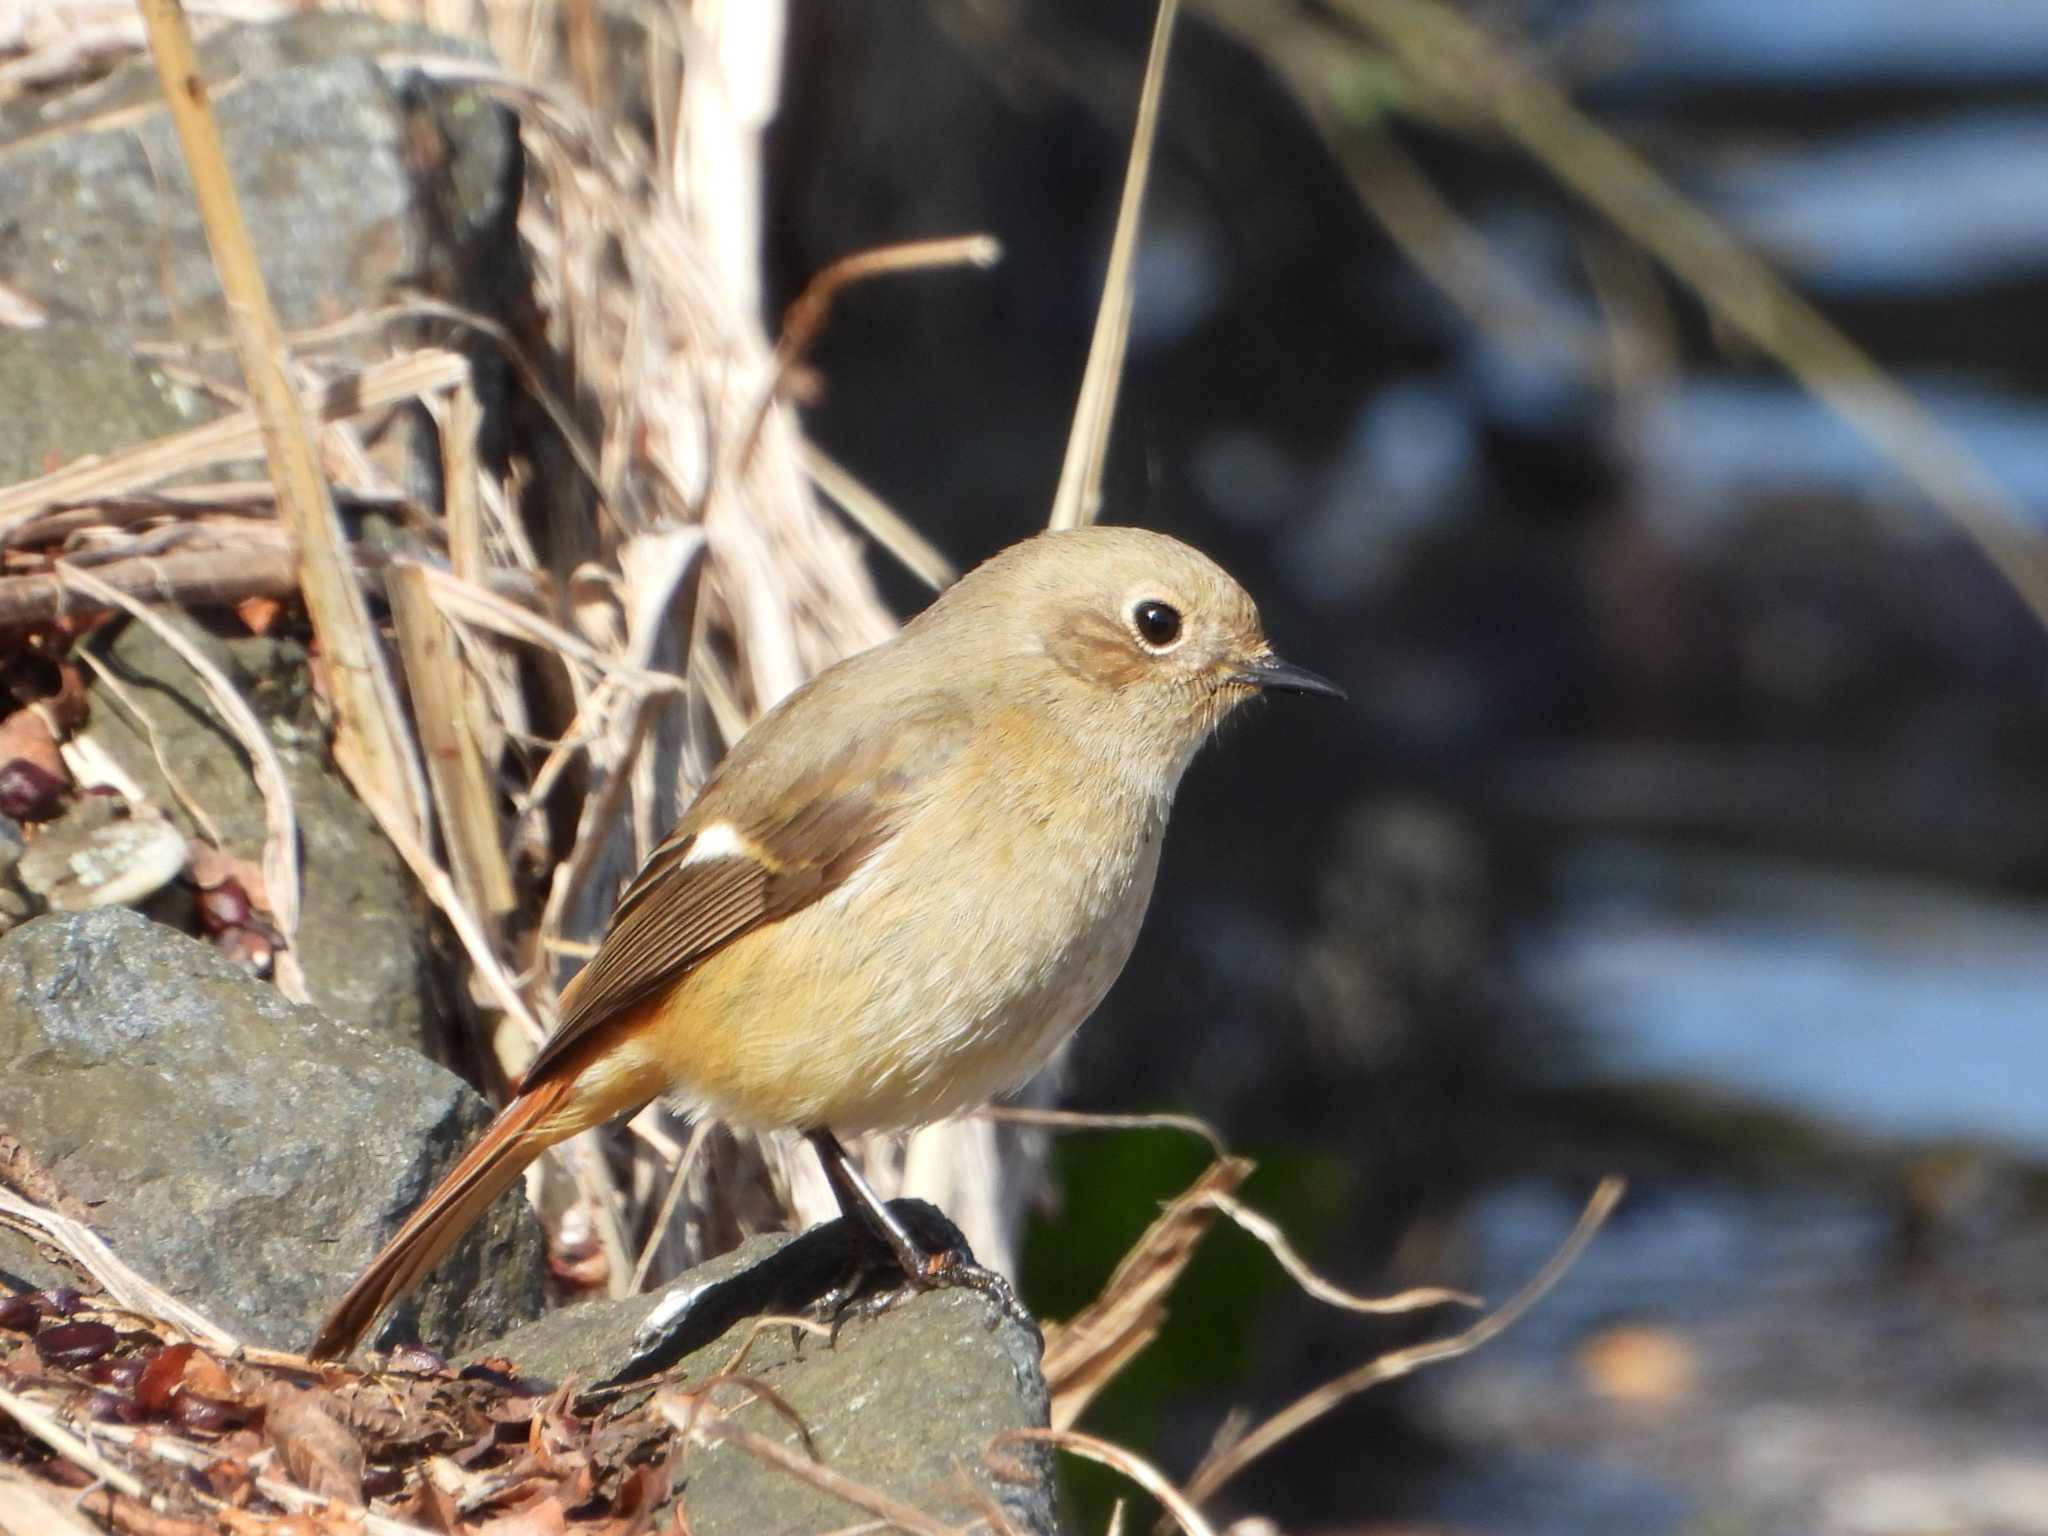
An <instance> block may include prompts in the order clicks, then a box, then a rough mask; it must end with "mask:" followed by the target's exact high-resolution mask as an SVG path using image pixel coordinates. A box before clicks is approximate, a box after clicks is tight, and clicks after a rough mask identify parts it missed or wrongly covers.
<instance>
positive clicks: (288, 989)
mask: <svg viewBox="0 0 2048 1536" xmlns="http://www.w3.org/2000/svg"><path fill="white" fill-rule="evenodd" d="M52 569H53V570H54V571H55V573H56V575H57V577H58V579H59V580H60V581H62V582H64V583H65V584H67V585H69V586H75V587H77V588H78V589H79V590H80V591H82V592H84V593H85V594H86V596H88V597H91V598H93V599H95V600H96V601H98V602H102V603H105V604H106V605H107V606H109V607H112V608H118V609H120V610H121V611H122V612H123V613H125V614H127V615H128V616H129V617H130V618H132V619H134V620H135V621H136V622H137V623H138V624H141V625H144V626H145V627H146V628H148V629H149V631H150V632H151V633H152V634H154V635H155V636H156V637H157V639H158V640H160V641H161V642H162V643H163V644H164V646H165V647H166V648H167V649H168V650H170V651H171V652H172V654H174V655H175V656H177V657H178V659H179V660H181V661H183V662H184V663H185V665H186V666H188V667H190V668H191V669H192V674H193V676H195V677H197V678H198V679H199V683H200V686H201V687H203V688H204V689H205V690H206V696H207V698H208V699H209V700H210V701H211V702H212V704H213V707H214V708H215V709H216V710H218V711H219V712H220V717H221V723H222V724H224V725H225V726H227V728H228V729H229V730H230V731H231V732H233V733H234V737H235V740H236V742H237V743H239V744H240V746H241V748H242V750H243V751H244V752H246V753H247V754H248V756H249V771H250V773H251V774H252V775H253V776H254V778H255V780H256V788H257V789H258V790H259V791H260V792H261V793H262V796H263V822H264V835H263V885H264V895H265V899H266V902H267V904H268V906H269V908H270V915H271V918H272V920H273V921H274V922H275V923H276V925H277V931H278V933H279V934H281V935H282V936H283V938H284V943H283V945H282V946H280V947H279V949H278V951H277V953H276V956H275V958H274V961H273V964H274V966H275V968H276V973H277V985H278V990H280V991H281V992H283V993H284V994H285V996H287V997H289V998H290V999H291V1000H292V1001H293V1002H296V1003H304V1002H310V1001H311V998H310V997H308V996H307V993H306V978H305V975H304V973H303V972H302V971H301V969H300V967H299V960H298V956H297V954H296V953H294V950H293V946H294V945H295V944H296V943H297V941H298V932H299V822H298V815H297V813H296V812H295V811H294V810H293V808H292V790H291V781H290V780H289V779H287V778H286V777H285V774H284V764H283V763H282V762H280V761H279V760H278V756H277V749H276V748H275V747H273V746H272V745H271V744H270V734H269V732H267V731H265V730H264V728H263V722H262V721H260V720H258V719H257V718H256V712H255V711H254V710H252V709H251V708H250V707H249V705H248V702H247V701H246V700H245V699H243V697H242V695H241V693H240V692H239V691H238V690H237V689H236V687H235V685H234V684H233V683H231V682H229V681H228V679H227V677H226V675H225V674H223V673H222V672H221V670H220V668H219V667H217V666H215V665H214V664H213V660H212V658H211V657H209V656H208V655H207V654H206V652H205V651H203V650H201V649H200V648H199V647H198V646H197V645H195V644H194V643H193V642H192V640H191V638H190V637H189V636H188V635H186V634H185V633H184V632H183V631H181V630H180V629H179V628H178V627H177V626H176V625H174V624H172V623H171V622H170V621H169V620H167V619H165V618H164V617H163V616H162V615H161V614H158V613H156V612H155V611H154V610H152V609H151V608H149V607H147V606H146V605H144V604H142V603H139V602H137V601H136V600H135V599H134V598H132V597H130V596H128V594H127V593H125V592H123V591H121V589H120V588H118V587H116V586H114V585H112V584H111V583H109V582H106V581H102V580H101V579H100V578H99V577H97V576H95V575H93V574H91V573H90V572H88V571H82V570H80V569H78V567H76V566H74V565H71V564H69V563H68V562H65V561H61V560H60V561H57V562H55V563H54V564H53V565H52Z"/></svg>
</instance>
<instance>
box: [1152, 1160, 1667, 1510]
mask: <svg viewBox="0 0 2048 1536" xmlns="http://www.w3.org/2000/svg"><path fill="white" fill-rule="evenodd" d="M1627 1188H1628V1185H1627V1182H1626V1181H1625V1180H1622V1179H1619V1178H1616V1177H1614V1176H1612V1175H1610V1176H1609V1177H1607V1178H1605V1179H1602V1180H1601V1181H1600V1184H1599V1186H1598V1187H1597V1188H1596V1189H1595V1190H1594V1191H1593V1194H1592V1197H1591V1198H1590V1199H1589V1200H1588V1201H1587V1202H1586V1208H1585V1210H1584V1211H1583V1212H1582V1213H1581V1214H1580V1216H1579V1220H1578V1223H1577V1225H1576V1226H1574V1227H1573V1228H1572V1231H1571V1235H1570V1236H1568V1237H1567V1238H1566V1239H1565V1240H1564V1242H1563V1244H1562V1245H1560V1246H1559V1248H1558V1250H1557V1252H1556V1253H1555V1254H1553V1255H1552V1256H1551V1258H1550V1261H1549V1262H1548V1263H1546V1264H1545V1265H1544V1266H1543V1267H1542V1268H1541V1269H1540V1270H1538V1271H1537V1272H1536V1274H1535V1275H1534V1276H1532V1277H1531V1278H1530V1280H1529V1282H1528V1283H1527V1284H1526V1285H1524V1286H1523V1287H1522V1288H1521V1290H1519V1291H1517V1292H1516V1293H1515V1294H1514V1295H1513V1296H1512V1297H1510V1298H1509V1299H1508V1300H1507V1301H1506V1302H1505V1303H1503V1304H1502V1305H1501V1306H1500V1307H1499V1309H1498V1310H1496V1311H1493V1312H1490V1313H1488V1314H1487V1315H1486V1316H1485V1317H1482V1318H1480V1319H1479V1321H1478V1322H1476V1323H1474V1324H1473V1325H1472V1326H1471V1327H1469V1328H1467V1329H1465V1330H1464V1331H1463V1332H1461V1333H1455V1334H1452V1335H1451V1336H1450V1337H1449V1338H1445V1339H1433V1340H1430V1341H1429V1342H1428V1343H1424V1344H1415V1345H1411V1346H1409V1347H1408V1348H1406V1349H1397V1350H1393V1351H1390V1352H1389V1353H1387V1354H1384V1355H1381V1356H1379V1357H1377V1358H1376V1359H1372V1360H1368V1361H1367V1362H1365V1364H1363V1365H1360V1366H1357V1367H1355V1368H1354V1369H1352V1370H1349V1371H1346V1372H1345V1373H1344V1374H1343V1375H1342V1376H1339V1377H1337V1378H1336V1379H1335V1380H1332V1381H1327V1382H1325V1383H1323V1385H1321V1386H1319V1387H1317V1388H1315V1389H1314V1390H1313V1391H1311V1392H1308V1393H1305V1394H1304V1395H1303V1396H1301V1397H1299V1398H1297V1399H1295V1401H1294V1402H1292V1403H1290V1404H1288V1406H1287V1407H1285V1408H1283V1409H1281V1410H1280V1411H1279V1412H1278V1413H1276V1414H1274V1415H1273V1416H1272V1417H1271V1418H1269V1419H1267V1420H1266V1421H1265V1422H1264V1423H1262V1424H1260V1425H1258V1426H1257V1427H1256V1428H1254V1429H1252V1430H1251V1431H1250V1432H1249V1433H1247V1434H1246V1435H1245V1436H1244V1437H1243V1438H1242V1439H1240V1440H1238V1441H1237V1442H1235V1443H1234V1444H1232V1445H1231V1446H1229V1447H1228V1448H1227V1449H1225V1450H1223V1451H1222V1452H1221V1453H1220V1454H1218V1455H1215V1456H1212V1457H1210V1458H1209V1459H1208V1460H1206V1461H1205V1462H1204V1463H1203V1464H1202V1465H1201V1466H1200V1467H1197V1468H1196V1469H1195V1475H1194V1476H1193V1477H1192V1478H1190V1479H1189V1480H1188V1492H1189V1494H1190V1495H1191V1496H1192V1497H1194V1498H1196V1499H1206V1498H1208V1497H1209V1496H1210V1495H1212V1494H1213V1493H1215V1492H1216V1490H1217V1489H1219V1488H1221V1487H1222V1486H1223V1485H1224V1484H1225V1483H1227V1482H1229V1481H1230V1480H1231V1479H1232V1478H1233V1477H1235V1476H1237V1474H1238V1473H1240V1472H1242V1471H1243V1470H1244V1469H1245V1468H1246V1467H1248V1466H1250V1465H1251V1464H1252V1463H1253V1462H1254V1461H1256V1460H1258V1459H1259V1457H1261V1456H1263V1455H1265V1454H1266V1452H1268V1451H1270V1450H1271V1449H1272V1448H1273V1447H1274V1446H1276V1445H1278V1444H1279V1443H1280V1442H1281V1441H1283V1440H1285V1439H1286V1438H1287V1437H1288V1436H1289V1435H1292V1434H1294V1433H1295V1432H1296V1431H1297V1430H1299V1429H1301V1428H1302V1427H1303V1426H1304V1425H1307V1424H1312V1423H1314V1422H1315V1421H1316V1420H1317V1419H1319V1418H1321V1417H1322V1416H1323V1415H1324V1414H1326V1413H1328V1412H1329V1411H1330V1410H1331V1409H1333V1408H1335V1407H1337V1406H1338V1405H1339V1404H1340V1403H1343V1402H1345V1401H1346V1400H1348V1399H1350V1398H1353V1397H1356V1396H1357V1395H1358V1394H1359V1393H1360V1392H1363V1391H1365V1390H1366V1389H1367V1388H1369V1387H1376V1386H1379V1385H1380V1384H1381V1383H1383V1382H1388V1381H1393V1380H1395V1379H1396V1378H1398V1377H1401V1376H1406V1375H1408V1374H1409V1373H1410V1372H1412V1371H1416V1370H1419V1369H1421V1368H1422V1367H1423V1366H1425V1365H1434V1364H1436V1363H1437V1362H1438V1361H1441V1360H1450V1359H1455V1358H1456V1357H1457V1356H1459V1355H1463V1354H1469V1353H1470V1352H1471V1351H1473V1350H1475V1349H1477V1348H1479V1347H1480V1346H1481V1345H1482V1344H1485V1343H1486V1342H1487V1341H1488V1340H1490V1339H1493V1338H1495V1337H1497V1336H1499V1335H1500V1334H1501V1333H1503V1332H1505V1331H1506V1330H1507V1329H1508V1328H1510V1327H1512V1326H1513V1325H1514V1324H1515V1323H1516V1321H1517V1320H1519V1319H1520V1318H1521V1317H1522V1316H1523V1315H1524V1314H1525V1313H1527V1312H1528V1310H1529V1309H1530V1308H1531V1307H1533V1306H1535V1305H1536V1303H1537V1302H1538V1301H1540V1300H1542V1299H1543V1297H1544V1295H1545V1294H1547V1293H1548V1292H1549V1290H1550V1288H1551V1287H1552V1286H1554V1285H1556V1284H1557V1282H1558V1281H1559V1280H1560V1279H1562V1278H1563V1276H1564V1274H1565V1272H1566V1271H1567V1270H1569V1269H1570V1268H1571V1267H1572V1265H1573V1264H1575V1263H1576V1262H1578V1257H1579V1255H1580V1254H1581V1253H1583V1252H1585V1249H1586V1245H1587V1244H1588V1243H1590V1242H1591V1241H1592V1240H1593V1235H1594V1234H1595V1233H1596V1232H1598V1231H1599V1230H1600V1227H1601V1224H1602V1223H1603V1222H1605V1221H1606V1220H1607V1218H1608V1216H1609V1215H1610V1214H1612V1213H1613V1210H1614V1207H1615V1206H1616V1205H1617V1204H1619V1203H1620V1201H1621V1197H1622V1194H1623V1192H1624V1191H1625V1190H1626V1189H1627Z"/></svg>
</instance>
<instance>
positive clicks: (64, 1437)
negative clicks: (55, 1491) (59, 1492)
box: [0, 1387, 149, 1499]
mask: <svg viewBox="0 0 2048 1536" xmlns="http://www.w3.org/2000/svg"><path fill="white" fill-rule="evenodd" d="M0 1413H4V1414H6V1415H7V1416H8V1417H9V1418H11V1419H13V1420H14V1422H15V1423H17V1424H19V1425H20V1426H21V1427H22V1428H23V1429H25V1430H27V1431H28V1432H29V1433H30V1434H32V1435H34V1436H35V1437H36V1438H37V1439H38V1440H40V1441H42V1442H43V1444H45V1445H47V1446H48V1447H49V1448H50V1449H51V1450H53V1451H55V1452H56V1453H57V1454H58V1455H59V1456H62V1457H63V1458H64V1459H65V1460H66V1461H68V1462H70V1463H72V1464H73V1465H74V1466H78V1467H83V1468H84V1469H85V1470H86V1471H88V1472H90V1473H91V1474H92V1475H93V1477H94V1478H95V1479H97V1480H98V1481H99V1482H102V1483H105V1484H106V1485H107V1486H108V1487H109V1488H117V1489H119V1490H120V1491H121V1492H122V1493H125V1494H127V1495H128V1497H129V1498H131V1499H147V1498H148V1497H149V1493H148V1490H147V1489H145V1488H144V1487H143V1485H142V1483H141V1481H140V1480H139V1479H137V1478H136V1476H135V1474H134V1473H132V1472H128V1471H125V1470H124V1469H122V1468H120V1467H117V1466H115V1465H114V1464H113V1463H112V1462H111V1461H109V1460H107V1458H106V1457H104V1456H102V1455H101V1454H100V1453H99V1452H98V1451H96V1450H94V1449H93V1448H92V1447H91V1446H90V1445H88V1444H86V1442H85V1441H84V1440H83V1439H82V1438H80V1437H79V1436H78V1435H77V1434H76V1433H75V1432H74V1431H72V1430H71V1429H69V1428H68V1427H66V1426H65V1424H64V1423H63V1422H62V1421H61V1420H60V1419H58V1417H57V1416H56V1415H55V1414H53V1413H49V1412H47V1411H45V1410H44V1409H42V1408H40V1407H38V1406H37V1405H36V1404H34V1403H32V1402H30V1401H29V1400H28V1399H27V1398H25V1397H23V1396H22V1395H21V1394H20V1393H18V1392H9V1391H8V1390H6V1389H5V1388H4V1387H0Z"/></svg>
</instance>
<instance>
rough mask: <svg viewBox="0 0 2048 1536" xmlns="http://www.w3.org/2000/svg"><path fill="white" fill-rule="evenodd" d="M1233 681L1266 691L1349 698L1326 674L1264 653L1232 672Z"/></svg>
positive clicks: (1327, 697) (1328, 697)
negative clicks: (1320, 673)
mask: <svg viewBox="0 0 2048 1536" xmlns="http://www.w3.org/2000/svg"><path fill="white" fill-rule="evenodd" d="M1230 680H1231V681H1232V682H1233V683H1245V684H1248V685H1250V686H1251V687H1253V688H1258V689H1261V690H1263V691H1265V692H1267V693H1314V694H1320V695H1321V696H1322V697H1323V698H1326V699H1342V698H1345V697H1347V695H1346V694H1345V692H1344V690H1343V689H1342V688H1339V687H1338V686H1337V685H1336V684H1335V683H1333V682H1331V681H1330V680H1329V679H1328V678H1327V677H1318V676H1316V674H1315V673H1313V672H1311V671H1309V669H1308V668H1307V667H1297V666H1296V665H1295V664H1294V663H1293V662H1291V661H1282V660H1281V659H1280V658H1279V657H1278V656H1262V657H1260V658H1259V659H1258V660H1256V661H1254V662H1252V663H1250V664H1249V665H1248V666H1244V667H1241V668H1239V669H1238V670H1237V671H1236V672H1233V673H1231V675H1230Z"/></svg>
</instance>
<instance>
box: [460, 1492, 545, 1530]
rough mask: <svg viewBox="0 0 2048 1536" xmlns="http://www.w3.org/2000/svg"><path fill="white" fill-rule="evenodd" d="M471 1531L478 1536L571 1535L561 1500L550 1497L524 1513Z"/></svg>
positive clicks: (532, 1505) (497, 1520) (474, 1527)
mask: <svg viewBox="0 0 2048 1536" xmlns="http://www.w3.org/2000/svg"><path fill="white" fill-rule="evenodd" d="M470 1529H471V1530H473V1531H475V1532H476V1536H567V1533H568V1530H569V1515H568V1510H567V1508H566V1507H565V1506H564V1505H563V1503H562V1501H561V1500H560V1499H559V1498H557V1497H556V1496H555V1495H553V1494H546V1495H543V1496H542V1497H541V1498H539V1499H537V1500H535V1501H534V1502H533V1503H532V1504H529V1505H528V1506H527V1507H526V1508H524V1509H522V1510H518V1511H516V1512H514V1513H512V1514H509V1515H503V1516H500V1517H499V1518H498V1519H496V1520H486V1521H484V1522H483V1523H482V1524H480V1525H474V1526H471V1527H470Z"/></svg>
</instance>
